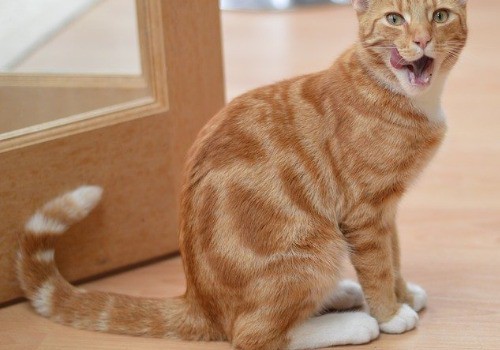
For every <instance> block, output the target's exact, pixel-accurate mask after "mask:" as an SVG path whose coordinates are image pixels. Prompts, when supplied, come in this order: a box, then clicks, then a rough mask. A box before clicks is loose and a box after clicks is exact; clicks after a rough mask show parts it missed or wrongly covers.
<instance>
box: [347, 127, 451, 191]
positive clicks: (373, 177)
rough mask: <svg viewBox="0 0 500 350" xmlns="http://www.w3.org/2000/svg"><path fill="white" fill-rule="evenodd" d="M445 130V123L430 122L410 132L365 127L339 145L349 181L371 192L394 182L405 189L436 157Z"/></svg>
mask: <svg viewBox="0 0 500 350" xmlns="http://www.w3.org/2000/svg"><path fill="white" fill-rule="evenodd" d="M445 130H446V127H445V124H444V123H434V122H431V121H429V122H422V123H419V124H418V125H416V126H414V127H411V128H408V127H401V126H396V125H391V124H389V123H382V122H380V123H371V124H367V125H365V126H364V127H360V128H359V129H358V130H353V131H352V132H351V133H350V134H349V135H347V136H346V138H345V139H344V140H341V141H340V142H342V143H343V147H344V154H343V156H344V157H343V159H344V161H345V164H346V166H347V168H348V169H349V171H350V173H351V179H353V181H355V182H357V183H358V184H360V185H362V186H363V187H365V188H367V189H369V190H370V192H372V191H377V187H381V186H388V187H391V186H394V182H398V184H399V185H401V186H404V185H405V182H407V181H411V180H412V178H413V177H415V176H416V175H418V173H419V172H420V171H421V170H422V168H423V167H424V166H425V165H426V164H427V163H428V161H429V160H430V158H431V157H432V156H433V155H434V154H435V152H436V150H437V149H438V147H439V145H440V144H441V142H442V139H443V137H444V133H445ZM341 147H342V145H341ZM372 187H373V188H372Z"/></svg>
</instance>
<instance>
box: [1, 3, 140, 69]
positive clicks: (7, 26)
mask: <svg viewBox="0 0 500 350" xmlns="http://www.w3.org/2000/svg"><path fill="white" fill-rule="evenodd" d="M0 29H1V30H0V52H1V53H2V54H1V55H0V71H1V72H23V73H80V74H133V75H140V73H141V64H140V55H139V38H138V35H137V33H138V32H137V21H136V10H135V2H134V0H101V1H99V0H16V1H12V0H0Z"/></svg>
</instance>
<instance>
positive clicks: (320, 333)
mask: <svg viewBox="0 0 500 350" xmlns="http://www.w3.org/2000/svg"><path fill="white" fill-rule="evenodd" d="M378 336H379V326H378V322H377V320H376V319H374V318H373V317H371V316H370V315H368V314H366V313H364V312H360V311H357V312H340V313H330V314H326V315H321V316H317V317H313V318H310V319H308V320H306V321H305V322H303V323H301V324H299V325H298V326H296V327H295V328H293V329H292V330H291V331H290V333H289V338H290V343H289V345H288V349H289V350H302V349H317V348H323V347H329V346H335V345H348V344H364V343H368V342H370V341H372V340H373V339H375V338H377V337H378Z"/></svg>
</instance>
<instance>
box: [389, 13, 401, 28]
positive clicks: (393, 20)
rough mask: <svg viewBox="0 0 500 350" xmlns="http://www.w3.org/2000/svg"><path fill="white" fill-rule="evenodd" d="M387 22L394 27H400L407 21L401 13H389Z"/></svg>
mask: <svg viewBox="0 0 500 350" xmlns="http://www.w3.org/2000/svg"><path fill="white" fill-rule="evenodd" d="M385 18H386V19H387V22H389V24H391V25H393V26H400V25H402V24H404V23H405V19H404V17H403V16H401V15H400V14H399V13H389V14H388V15H387V16H385Z"/></svg>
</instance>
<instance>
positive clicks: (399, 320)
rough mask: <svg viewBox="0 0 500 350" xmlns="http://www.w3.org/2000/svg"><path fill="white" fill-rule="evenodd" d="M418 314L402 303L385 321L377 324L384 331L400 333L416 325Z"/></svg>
mask: <svg viewBox="0 0 500 350" xmlns="http://www.w3.org/2000/svg"><path fill="white" fill-rule="evenodd" d="M417 323H418V314H417V313H416V312H415V310H413V309H412V308H411V307H409V306H408V305H406V304H402V305H401V307H400V308H399V311H398V312H397V313H396V315H394V316H393V318H392V319H390V320H389V321H387V322H384V323H381V324H379V327H380V330H381V331H382V332H384V333H390V334H400V333H404V332H407V331H409V330H412V329H413V328H415V327H416V326H417Z"/></svg>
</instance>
